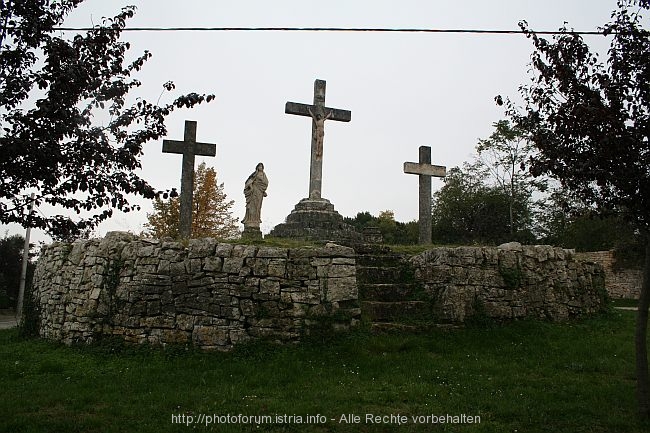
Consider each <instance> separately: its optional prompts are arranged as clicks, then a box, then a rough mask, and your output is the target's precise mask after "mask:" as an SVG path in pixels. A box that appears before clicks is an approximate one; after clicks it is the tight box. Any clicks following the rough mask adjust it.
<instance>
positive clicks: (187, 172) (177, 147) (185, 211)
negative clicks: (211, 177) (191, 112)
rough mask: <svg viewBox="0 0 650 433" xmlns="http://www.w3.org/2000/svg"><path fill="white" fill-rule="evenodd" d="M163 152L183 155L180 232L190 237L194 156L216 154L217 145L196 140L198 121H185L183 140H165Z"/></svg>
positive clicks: (182, 236)
mask: <svg viewBox="0 0 650 433" xmlns="http://www.w3.org/2000/svg"><path fill="white" fill-rule="evenodd" d="M162 151H163V153H180V154H182V155H183V170H182V174H181V209H180V211H181V221H180V230H179V234H180V236H181V238H183V239H188V238H189V237H190V236H191V235H192V195H193V194H194V157H195V156H196V155H201V156H215V155H216V154H217V145H216V144H212V143H197V142H196V122H195V121H193V120H186V121H185V135H184V138H183V141H176V140H163V148H162Z"/></svg>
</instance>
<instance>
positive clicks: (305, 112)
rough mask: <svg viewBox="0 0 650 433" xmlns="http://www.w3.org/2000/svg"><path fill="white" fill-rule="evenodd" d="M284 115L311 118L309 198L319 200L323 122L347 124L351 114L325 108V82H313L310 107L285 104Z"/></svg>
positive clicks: (294, 103) (321, 178)
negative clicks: (333, 121) (312, 98)
mask: <svg viewBox="0 0 650 433" xmlns="http://www.w3.org/2000/svg"><path fill="white" fill-rule="evenodd" d="M284 112H285V113H286V114H296V115H298V116H306V117H311V120H312V127H311V164H310V170H309V198H310V199H316V200H318V199H320V198H321V192H322V182H323V137H324V135H325V121H326V120H337V121H339V122H349V121H350V119H351V117H352V113H351V112H350V111H348V110H341V109H338V108H329V107H326V106H325V81H323V80H316V81H315V82H314V103H313V104H312V105H308V104H300V103H297V102H287V104H286V105H285V107H284Z"/></svg>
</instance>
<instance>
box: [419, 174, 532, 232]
mask: <svg viewBox="0 0 650 433" xmlns="http://www.w3.org/2000/svg"><path fill="white" fill-rule="evenodd" d="M487 176H488V173H487V172H486V171H485V170H484V169H482V168H481V167H480V166H477V165H470V164H465V165H464V167H463V168H462V169H461V168H458V167H453V168H451V169H450V170H449V171H448V172H447V176H446V177H445V184H444V186H443V187H442V188H440V190H438V191H436V192H435V193H434V197H433V215H432V232H433V239H434V241H436V242H442V243H451V244H474V243H478V244H498V243H501V242H504V241H507V240H513V235H511V233H510V226H509V221H510V209H512V215H513V218H514V219H515V220H516V221H519V222H521V223H522V225H524V224H523V223H524V222H525V225H524V226H525V227H527V226H530V222H529V212H528V207H527V202H526V200H522V199H521V198H520V196H516V197H515V201H514V203H512V206H511V205H510V198H509V197H508V196H507V195H506V194H505V193H504V191H503V190H502V189H501V188H499V187H495V186H490V185H489V184H488V183H487V181H486V177H487ZM532 238H533V236H532V234H531V233H530V231H529V230H525V229H523V228H521V229H518V232H517V233H516V236H514V239H516V240H520V241H523V242H530V241H531V240H533V239H532Z"/></svg>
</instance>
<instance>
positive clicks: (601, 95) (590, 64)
mask: <svg viewBox="0 0 650 433" xmlns="http://www.w3.org/2000/svg"><path fill="white" fill-rule="evenodd" d="M617 5H618V8H617V10H615V11H614V12H613V13H612V16H611V21H610V22H609V23H608V24H606V25H605V26H604V27H603V32H604V33H605V35H607V36H609V37H610V38H611V45H610V49H609V52H608V59H607V63H606V64H603V63H601V62H600V61H599V59H598V57H597V56H596V55H595V54H594V53H592V52H591V51H590V49H589V47H588V46H587V44H585V42H584V41H583V39H582V38H581V37H580V35H578V34H576V33H574V32H572V31H571V30H570V29H569V28H567V27H566V26H564V27H563V28H562V29H561V34H560V35H558V36H556V37H554V39H553V40H552V41H549V40H546V39H544V38H541V37H539V36H538V35H537V34H535V32H534V31H532V30H531V29H530V28H529V27H528V25H527V24H526V23H525V22H523V23H521V28H522V29H523V31H524V32H526V34H527V36H528V37H529V38H530V39H531V40H532V42H533V44H534V46H535V51H534V53H533V55H532V68H531V69H532V71H533V73H534V77H533V79H532V81H531V82H530V83H529V84H528V85H524V86H522V87H521V88H520V89H521V93H522V96H523V97H524V100H525V108H524V109H523V112H521V111H520V110H518V109H517V107H514V106H513V104H512V103H510V102H508V103H507V104H506V105H507V107H508V109H509V114H510V116H511V118H512V120H513V122H514V124H515V125H517V127H519V128H521V130H523V131H526V132H527V133H528V136H529V140H530V141H531V142H532V143H533V144H534V146H535V147H536V149H537V150H538V151H539V154H538V155H537V156H535V157H533V158H532V159H531V172H532V173H533V174H535V175H542V174H549V175H551V176H552V177H555V178H557V179H559V181H560V182H561V183H562V186H563V187H564V189H566V190H567V191H570V192H571V194H572V195H573V196H574V197H575V199H577V200H578V201H580V202H582V203H585V204H586V205H587V206H589V207H590V208H593V209H595V210H596V211H599V212H603V213H608V214H611V213H612V212H614V213H616V214H618V215H619V216H620V217H621V218H624V219H625V220H626V221H629V222H630V223H631V224H633V227H634V228H635V230H637V231H638V232H639V233H641V235H642V236H643V237H644V238H645V239H644V240H645V244H646V246H645V250H646V252H645V265H644V282H643V286H642V289H641V294H640V298H639V311H638V313H637V325H636V333H635V343H636V377H637V399H638V403H639V413H640V414H641V415H642V416H643V417H645V418H650V386H649V380H648V355H647V324H648V307H649V306H650V32H649V31H648V30H647V29H644V28H643V26H642V20H641V15H640V14H641V13H642V12H644V9H645V10H647V9H650V1H648V0H619V1H618V2H617ZM500 99H501V98H497V103H498V102H499V100H500Z"/></svg>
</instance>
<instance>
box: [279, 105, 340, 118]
mask: <svg viewBox="0 0 650 433" xmlns="http://www.w3.org/2000/svg"><path fill="white" fill-rule="evenodd" d="M284 112H285V113H286V114H296V115H298V116H306V117H312V118H313V117H314V116H316V115H317V114H316V113H315V112H314V106H313V105H309V104H301V103H299V102H287V104H286V105H285V106H284ZM323 119H327V120H337V121H339V122H349V121H350V120H351V119H352V112H351V111H348V110H341V109H339V108H329V107H323Z"/></svg>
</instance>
